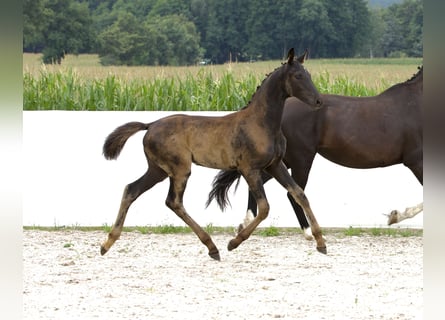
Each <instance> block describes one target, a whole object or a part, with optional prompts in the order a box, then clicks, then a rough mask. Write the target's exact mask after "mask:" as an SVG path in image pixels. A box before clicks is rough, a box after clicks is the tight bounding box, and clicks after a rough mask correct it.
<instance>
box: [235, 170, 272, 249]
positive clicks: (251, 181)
mask: <svg viewBox="0 0 445 320" xmlns="http://www.w3.org/2000/svg"><path fill="white" fill-rule="evenodd" d="M243 176H244V179H245V180H246V182H247V184H248V186H249V191H250V192H251V193H252V195H253V197H254V198H255V203H256V205H257V206H258V214H257V215H256V217H255V218H254V219H253V220H251V221H250V222H249V223H248V224H247V225H246V226H245V227H244V228H242V230H239V232H238V234H237V236H236V237H235V238H233V239H232V240H230V242H229V244H228V246H227V248H228V250H229V251H231V250H233V249H235V248H237V247H238V246H239V245H240V244H241V243H242V242H243V241H245V240H247V239H248V238H249V237H250V235H251V234H252V232H253V231H254V230H255V229H256V227H257V226H258V225H259V224H260V223H261V221H263V220H264V219H266V217H267V215H268V214H269V203H268V202H267V199H266V194H265V192H264V187H263V182H262V180H261V176H260V171H254V172H250V173H248V174H243Z"/></svg>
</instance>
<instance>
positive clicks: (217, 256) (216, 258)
mask: <svg viewBox="0 0 445 320" xmlns="http://www.w3.org/2000/svg"><path fill="white" fill-rule="evenodd" d="M209 256H210V257H211V258H212V259H215V260H216V261H221V257H220V256H219V252H218V251H216V252H212V253H210V252H209Z"/></svg>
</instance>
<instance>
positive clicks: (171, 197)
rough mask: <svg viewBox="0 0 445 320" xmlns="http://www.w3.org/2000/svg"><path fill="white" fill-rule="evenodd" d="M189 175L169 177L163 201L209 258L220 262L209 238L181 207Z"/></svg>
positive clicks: (216, 249) (182, 206)
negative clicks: (202, 245)
mask: <svg viewBox="0 0 445 320" xmlns="http://www.w3.org/2000/svg"><path fill="white" fill-rule="evenodd" d="M189 175H190V171H188V173H187V174H186V175H184V176H182V177H180V176H179V175H175V176H174V177H170V189H169V191H168V196H167V199H166V201H165V204H166V205H167V207H169V208H170V209H171V210H172V211H173V212H174V213H176V215H177V216H178V217H179V218H181V219H182V220H183V221H184V222H185V223H186V224H187V225H188V226H189V227H190V228H191V229H192V230H193V232H194V233H195V234H196V235H197V236H198V238H199V240H201V242H202V243H203V244H204V245H205V246H206V247H207V248H208V249H209V256H210V257H211V258H213V259H215V260H218V261H219V260H221V257H220V255H219V251H218V248H217V247H216V246H215V244H214V243H213V241H212V238H210V236H209V234H208V233H207V232H205V231H204V230H203V229H202V228H201V227H200V226H199V225H198V224H197V223H196V221H195V220H193V219H192V217H190V216H189V215H188V214H187V212H186V210H185V208H184V205H183V196H184V191H185V187H186V185H187V179H188V177H189Z"/></svg>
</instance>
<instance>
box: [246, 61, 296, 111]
mask: <svg viewBox="0 0 445 320" xmlns="http://www.w3.org/2000/svg"><path fill="white" fill-rule="evenodd" d="M286 64H287V62H282V63H281V66H279V67H276V68H275V69H274V70H273V71H271V72H269V73H266V77H265V78H264V79H263V81H261V83H260V85H259V86H257V87H256V90H255V92H254V93H253V95H252V97H251V98H250V100H249V102H247V104H246V105H245V106H244V107H242V108H241V109H240V110H244V109H246V108H248V107H249V106H250V104H251V102H252V100H253V98H254V97H255V95H256V94H257V92H258V90H259V89H260V88H261V86H262V85H263V83H264V81H266V80H267V79H268V78H269V77H270V76H271V75H272V74H273V73H274V72H275V71H277V70H278V69H281V68H282V67H283V66H284V65H286Z"/></svg>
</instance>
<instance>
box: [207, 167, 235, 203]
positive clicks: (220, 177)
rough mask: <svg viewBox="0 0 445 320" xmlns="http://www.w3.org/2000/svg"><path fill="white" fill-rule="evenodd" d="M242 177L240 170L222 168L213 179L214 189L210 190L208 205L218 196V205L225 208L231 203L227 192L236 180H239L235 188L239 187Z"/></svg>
mask: <svg viewBox="0 0 445 320" xmlns="http://www.w3.org/2000/svg"><path fill="white" fill-rule="evenodd" d="M240 177H241V173H239V171H238V170H227V171H224V170H221V171H220V172H218V174H217V175H216V176H215V178H214V179H213V182H212V190H211V191H210V192H209V198H208V199H207V202H206V207H208V206H209V204H210V203H211V202H212V200H213V199H215V198H216V202H217V203H218V206H219V207H220V208H221V210H224V209H225V208H226V207H227V205H228V204H230V201H229V198H228V196H227V193H228V191H229V189H230V187H231V186H232V184H233V182H235V180H237V183H236V186H235V190H236V188H238V184H239V179H240Z"/></svg>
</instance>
